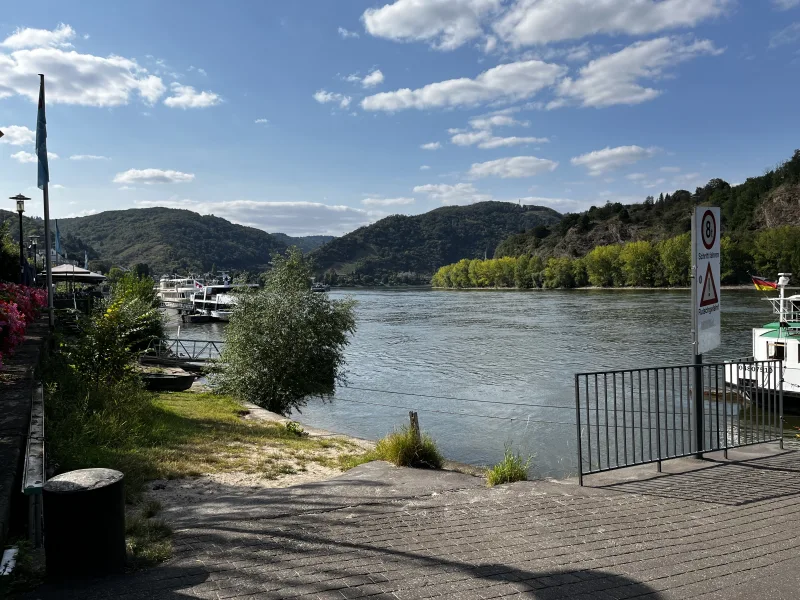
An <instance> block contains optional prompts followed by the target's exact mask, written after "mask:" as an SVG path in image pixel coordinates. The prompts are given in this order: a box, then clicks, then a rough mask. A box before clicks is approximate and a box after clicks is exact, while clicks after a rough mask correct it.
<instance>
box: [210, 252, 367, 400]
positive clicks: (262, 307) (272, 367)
mask: <svg viewBox="0 0 800 600" xmlns="http://www.w3.org/2000/svg"><path fill="white" fill-rule="evenodd" d="M273 264H274V268H273V270H272V271H270V273H269V274H268V278H267V282H266V285H265V287H264V288H263V289H259V290H257V291H255V292H252V293H243V294H240V295H239V296H238V298H237V305H236V307H235V308H234V310H233V313H232V314H231V318H230V322H229V323H228V326H227V328H226V332H225V342H226V343H225V348H224V350H223V351H222V355H221V356H220V359H219V362H218V364H217V365H216V366H215V368H213V369H212V373H211V384H212V386H213V387H214V389H215V390H217V391H218V392H221V393H225V394H229V395H231V396H233V397H234V398H236V399H237V400H240V401H243V402H251V403H253V404H257V405H258V406H261V407H263V408H266V409H267V410H271V411H273V412H276V413H279V414H282V415H288V414H289V413H290V412H291V411H292V410H295V409H299V408H302V407H303V406H304V405H305V403H306V401H307V399H308V398H309V397H310V396H320V397H323V396H328V395H330V394H332V393H333V391H334V388H335V385H336V382H337V381H339V380H341V379H342V378H343V368H344V348H345V346H346V345H347V344H348V343H349V341H350V339H349V334H351V333H353V332H354V331H355V326H356V322H355V316H354V313H353V306H354V302H353V301H352V300H331V299H330V298H328V296H327V294H319V293H315V292H312V291H311V289H310V287H311V286H310V278H311V268H310V266H309V264H308V262H307V261H306V260H305V258H304V257H303V255H302V253H301V252H300V251H299V250H297V249H295V248H293V249H290V250H289V251H288V252H287V254H286V256H284V257H281V256H276V257H275V259H274V260H273Z"/></svg>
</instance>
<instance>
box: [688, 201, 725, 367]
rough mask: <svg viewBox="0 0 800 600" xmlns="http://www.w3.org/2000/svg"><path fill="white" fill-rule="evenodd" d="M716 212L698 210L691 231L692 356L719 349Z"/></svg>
mask: <svg viewBox="0 0 800 600" xmlns="http://www.w3.org/2000/svg"><path fill="white" fill-rule="evenodd" d="M719 230H720V216H719V208H712V207H706V206H698V207H696V208H695V209H694V226H693V227H692V275H693V278H692V330H693V332H694V336H693V342H694V354H695V355H697V354H705V353H706V352H708V351H710V350H713V349H714V348H716V347H717V346H719V345H720V280H719V277H720V276H719V258H720V257H719V238H720V231H719Z"/></svg>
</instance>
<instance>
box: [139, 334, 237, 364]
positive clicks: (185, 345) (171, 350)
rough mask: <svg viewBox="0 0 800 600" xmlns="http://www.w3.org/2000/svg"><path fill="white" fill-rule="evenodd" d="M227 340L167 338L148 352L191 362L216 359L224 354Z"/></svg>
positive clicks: (152, 354)
mask: <svg viewBox="0 0 800 600" xmlns="http://www.w3.org/2000/svg"><path fill="white" fill-rule="evenodd" d="M224 348H225V342H224V341H221V340H189V339H177V338H167V339H164V340H161V341H160V342H159V343H157V344H154V345H152V346H151V347H150V348H149V349H148V352H147V354H149V355H151V356H156V357H158V358H170V359H177V360H185V361H190V362H205V361H209V360H216V359H218V358H219V357H220V355H221V354H222V350H223V349H224Z"/></svg>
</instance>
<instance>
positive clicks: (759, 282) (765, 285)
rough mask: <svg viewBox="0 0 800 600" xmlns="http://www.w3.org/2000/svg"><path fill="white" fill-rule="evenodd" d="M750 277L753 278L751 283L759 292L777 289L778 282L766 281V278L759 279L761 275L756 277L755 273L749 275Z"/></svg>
mask: <svg viewBox="0 0 800 600" xmlns="http://www.w3.org/2000/svg"><path fill="white" fill-rule="evenodd" d="M750 279H752V280H753V285H754V286H756V289H757V290H759V291H761V292H766V291H767V290H777V289H778V284H777V283H775V282H774V281H767V280H766V279H761V277H756V276H755V275H750Z"/></svg>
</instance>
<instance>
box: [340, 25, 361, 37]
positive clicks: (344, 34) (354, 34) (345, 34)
mask: <svg viewBox="0 0 800 600" xmlns="http://www.w3.org/2000/svg"><path fill="white" fill-rule="evenodd" d="M339 35H340V36H341V37H342V39H344V40H346V39H347V38H358V37H361V36H359V35H358V32H357V31H348V30H347V29H345V28H344V27H339Z"/></svg>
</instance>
